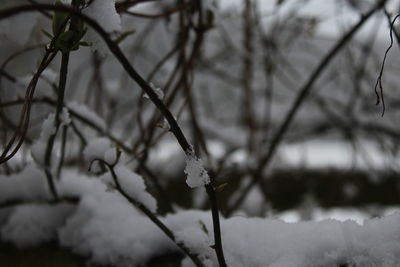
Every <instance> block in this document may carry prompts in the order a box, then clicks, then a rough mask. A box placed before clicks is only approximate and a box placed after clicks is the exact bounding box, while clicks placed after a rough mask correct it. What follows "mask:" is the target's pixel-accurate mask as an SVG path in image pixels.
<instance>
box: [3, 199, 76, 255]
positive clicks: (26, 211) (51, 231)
mask: <svg viewBox="0 0 400 267" xmlns="http://www.w3.org/2000/svg"><path fill="white" fill-rule="evenodd" d="M74 209H75V207H74V206H73V205H72V204H65V203H64V204H58V205H49V204H26V205H20V206H18V207H16V208H15V209H14V210H13V212H12V214H11V216H10V217H9V219H8V222H7V223H6V224H5V226H4V227H3V228H2V229H1V237H2V239H3V240H4V241H8V242H13V244H15V245H16V246H17V247H18V248H26V247H31V246H35V245H38V244H40V243H44V242H48V241H51V240H53V239H55V237H56V236H57V229H58V228H59V227H61V226H62V225H63V224H64V222H65V219H66V218H67V217H68V216H70V215H71V213H72V212H73V211H74Z"/></svg>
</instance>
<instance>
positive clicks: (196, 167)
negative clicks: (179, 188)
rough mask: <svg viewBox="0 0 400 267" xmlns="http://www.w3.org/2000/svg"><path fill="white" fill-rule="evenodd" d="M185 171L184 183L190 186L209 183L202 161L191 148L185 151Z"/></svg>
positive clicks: (194, 186)
mask: <svg viewBox="0 0 400 267" xmlns="http://www.w3.org/2000/svg"><path fill="white" fill-rule="evenodd" d="M185 173H186V175H187V178H186V183H187V185H188V186H189V187H191V188H196V187H200V186H203V185H206V184H209V183H210V176H208V173H207V171H206V169H205V168H204V166H203V161H202V160H201V159H199V158H198V157H197V156H196V155H195V153H194V151H193V150H190V151H188V152H187V153H186V167H185Z"/></svg>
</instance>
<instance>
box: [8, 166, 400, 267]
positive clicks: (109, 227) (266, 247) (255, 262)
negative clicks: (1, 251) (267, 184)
mask: <svg viewBox="0 0 400 267" xmlns="http://www.w3.org/2000/svg"><path fill="white" fill-rule="evenodd" d="M115 171H116V173H117V176H118V178H119V181H120V183H121V186H122V187H123V188H124V189H125V190H126V192H127V193H128V194H129V195H132V197H134V198H135V199H137V200H138V201H141V202H143V203H145V204H146V206H148V207H149V209H151V210H152V211H155V208H156V203H155V200H154V199H153V198H152V197H151V196H150V195H149V194H148V193H147V192H146V191H145V186H144V183H143V180H142V178H141V177H140V176H138V175H137V174H135V173H133V172H132V171H130V170H129V169H128V168H127V167H125V166H116V167H115ZM104 176H105V175H104ZM101 179H104V177H100V179H99V178H97V177H88V176H87V175H85V174H82V173H79V172H78V171H76V170H69V169H65V171H64V172H63V173H62V177H61V180H60V181H56V183H57V184H56V186H57V189H58V191H59V193H60V195H61V196H77V197H80V201H79V202H78V203H76V204H75V205H74V206H73V205H72V204H65V203H64V204H58V205H48V204H45V203H42V204H35V203H30V204H23V205H19V206H16V207H15V208H13V209H12V210H11V211H10V212H9V214H8V215H4V214H3V215H2V216H3V217H4V216H7V218H6V219H2V223H1V224H0V231H1V240H3V241H8V242H12V243H13V244H15V245H17V246H18V247H21V248H24V247H29V246H33V245H38V244H40V243H43V242H48V241H51V240H57V241H58V242H59V243H60V244H61V245H63V246H66V247H69V248H71V249H72V250H73V251H74V252H75V253H78V254H81V255H83V256H85V257H88V258H89V260H90V262H92V263H95V264H104V265H107V264H109V265H115V266H138V265H143V264H145V263H146V262H147V261H148V260H150V259H151V258H152V257H155V256H158V255H163V254H168V253H172V252H178V251H179V249H178V248H177V246H176V245H175V244H174V243H173V242H172V241H170V240H169V239H168V238H167V237H166V236H165V234H164V233H162V232H161V231H160V230H159V229H158V228H157V227H156V226H155V225H154V224H153V223H152V222H151V221H150V220H149V219H148V218H147V217H145V215H144V214H142V213H141V212H140V211H138V210H137V209H135V208H134V207H133V206H132V205H131V204H130V203H129V202H128V201H127V200H126V199H125V198H124V197H123V196H121V195H120V194H118V193H117V192H116V191H113V192H106V188H105V186H104V185H103V184H102V183H101V181H100V180H101ZM106 179H110V177H108V178H106ZM17 198H18V199H25V200H30V201H35V200H42V201H43V200H44V199H48V193H47V187H46V180H45V178H44V174H43V172H41V171H40V170H39V169H38V168H37V167H36V166H35V165H29V166H27V167H26V168H25V169H24V170H22V171H21V172H20V173H18V174H14V175H12V176H10V177H4V176H1V177H0V203H4V202H7V201H10V200H15V199H17ZM150 199H152V200H150ZM150 203H153V204H150ZM151 205H153V206H151ZM159 218H160V219H161V220H162V221H163V222H164V223H165V224H166V225H167V226H168V227H169V228H170V229H171V230H172V231H173V233H174V234H175V236H176V239H177V240H178V241H181V242H183V243H184V244H185V245H186V246H187V247H188V248H189V250H190V251H192V252H194V253H198V254H199V258H200V259H201V260H202V261H203V262H204V263H205V265H206V266H217V260H216V257H215V253H214V250H213V249H212V248H211V247H210V246H211V245H213V244H214V240H213V227H212V223H211V215H210V212H209V211H198V210H186V211H177V212H175V213H172V214H168V215H167V216H166V217H159ZM399 223H400V213H394V214H392V215H387V216H385V217H381V218H374V219H367V220H364V221H359V223H358V222H355V221H353V220H344V221H338V220H332V219H323V220H321V221H319V222H316V221H307V222H298V223H286V222H284V221H282V220H280V219H266V218H246V217H242V216H233V217H232V218H229V219H225V218H221V228H222V240H223V246H224V253H225V257H226V261H227V263H228V265H229V266H255V267H257V266H285V267H286V266H299V267H306V266H337V265H339V264H344V263H348V264H355V265H356V266H396V264H397V262H399V261H400V229H399V227H398V225H399ZM183 263H184V264H183V266H192V263H191V262H190V260H189V259H185V260H184V261H183Z"/></svg>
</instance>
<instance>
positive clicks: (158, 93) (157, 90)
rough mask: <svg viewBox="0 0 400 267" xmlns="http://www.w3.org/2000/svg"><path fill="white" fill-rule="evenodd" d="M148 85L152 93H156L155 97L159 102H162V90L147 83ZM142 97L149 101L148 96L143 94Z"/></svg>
mask: <svg viewBox="0 0 400 267" xmlns="http://www.w3.org/2000/svg"><path fill="white" fill-rule="evenodd" d="M149 85H150V87H151V89H153V91H154V93H156V95H157V97H158V98H159V99H160V100H163V99H164V92H163V90H162V89H161V88H159V87H156V86H155V85H154V84H153V83H149ZM143 97H144V98H146V99H149V96H148V95H147V94H144V95H143Z"/></svg>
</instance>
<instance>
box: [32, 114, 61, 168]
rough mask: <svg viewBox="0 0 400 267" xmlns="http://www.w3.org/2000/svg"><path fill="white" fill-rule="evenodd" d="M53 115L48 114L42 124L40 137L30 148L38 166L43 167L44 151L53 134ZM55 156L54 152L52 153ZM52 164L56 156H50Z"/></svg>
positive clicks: (54, 130) (54, 128)
mask: <svg viewBox="0 0 400 267" xmlns="http://www.w3.org/2000/svg"><path fill="white" fill-rule="evenodd" d="M54 119H55V115H54V114H53V113H51V114H49V116H48V117H47V119H45V120H44V122H43V124H42V129H41V132H40V137H39V139H38V140H36V142H35V143H34V144H33V145H32V146H31V154H32V157H33V159H34V160H35V162H36V163H37V164H38V165H39V166H44V161H45V157H46V149H47V142H48V140H49V138H50V136H51V135H53V134H55V132H56V130H57V129H56V127H55V125H54ZM52 153H53V154H55V152H54V150H53V151H52ZM50 159H51V161H52V162H55V160H56V159H57V157H56V155H52V157H51V158H50Z"/></svg>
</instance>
